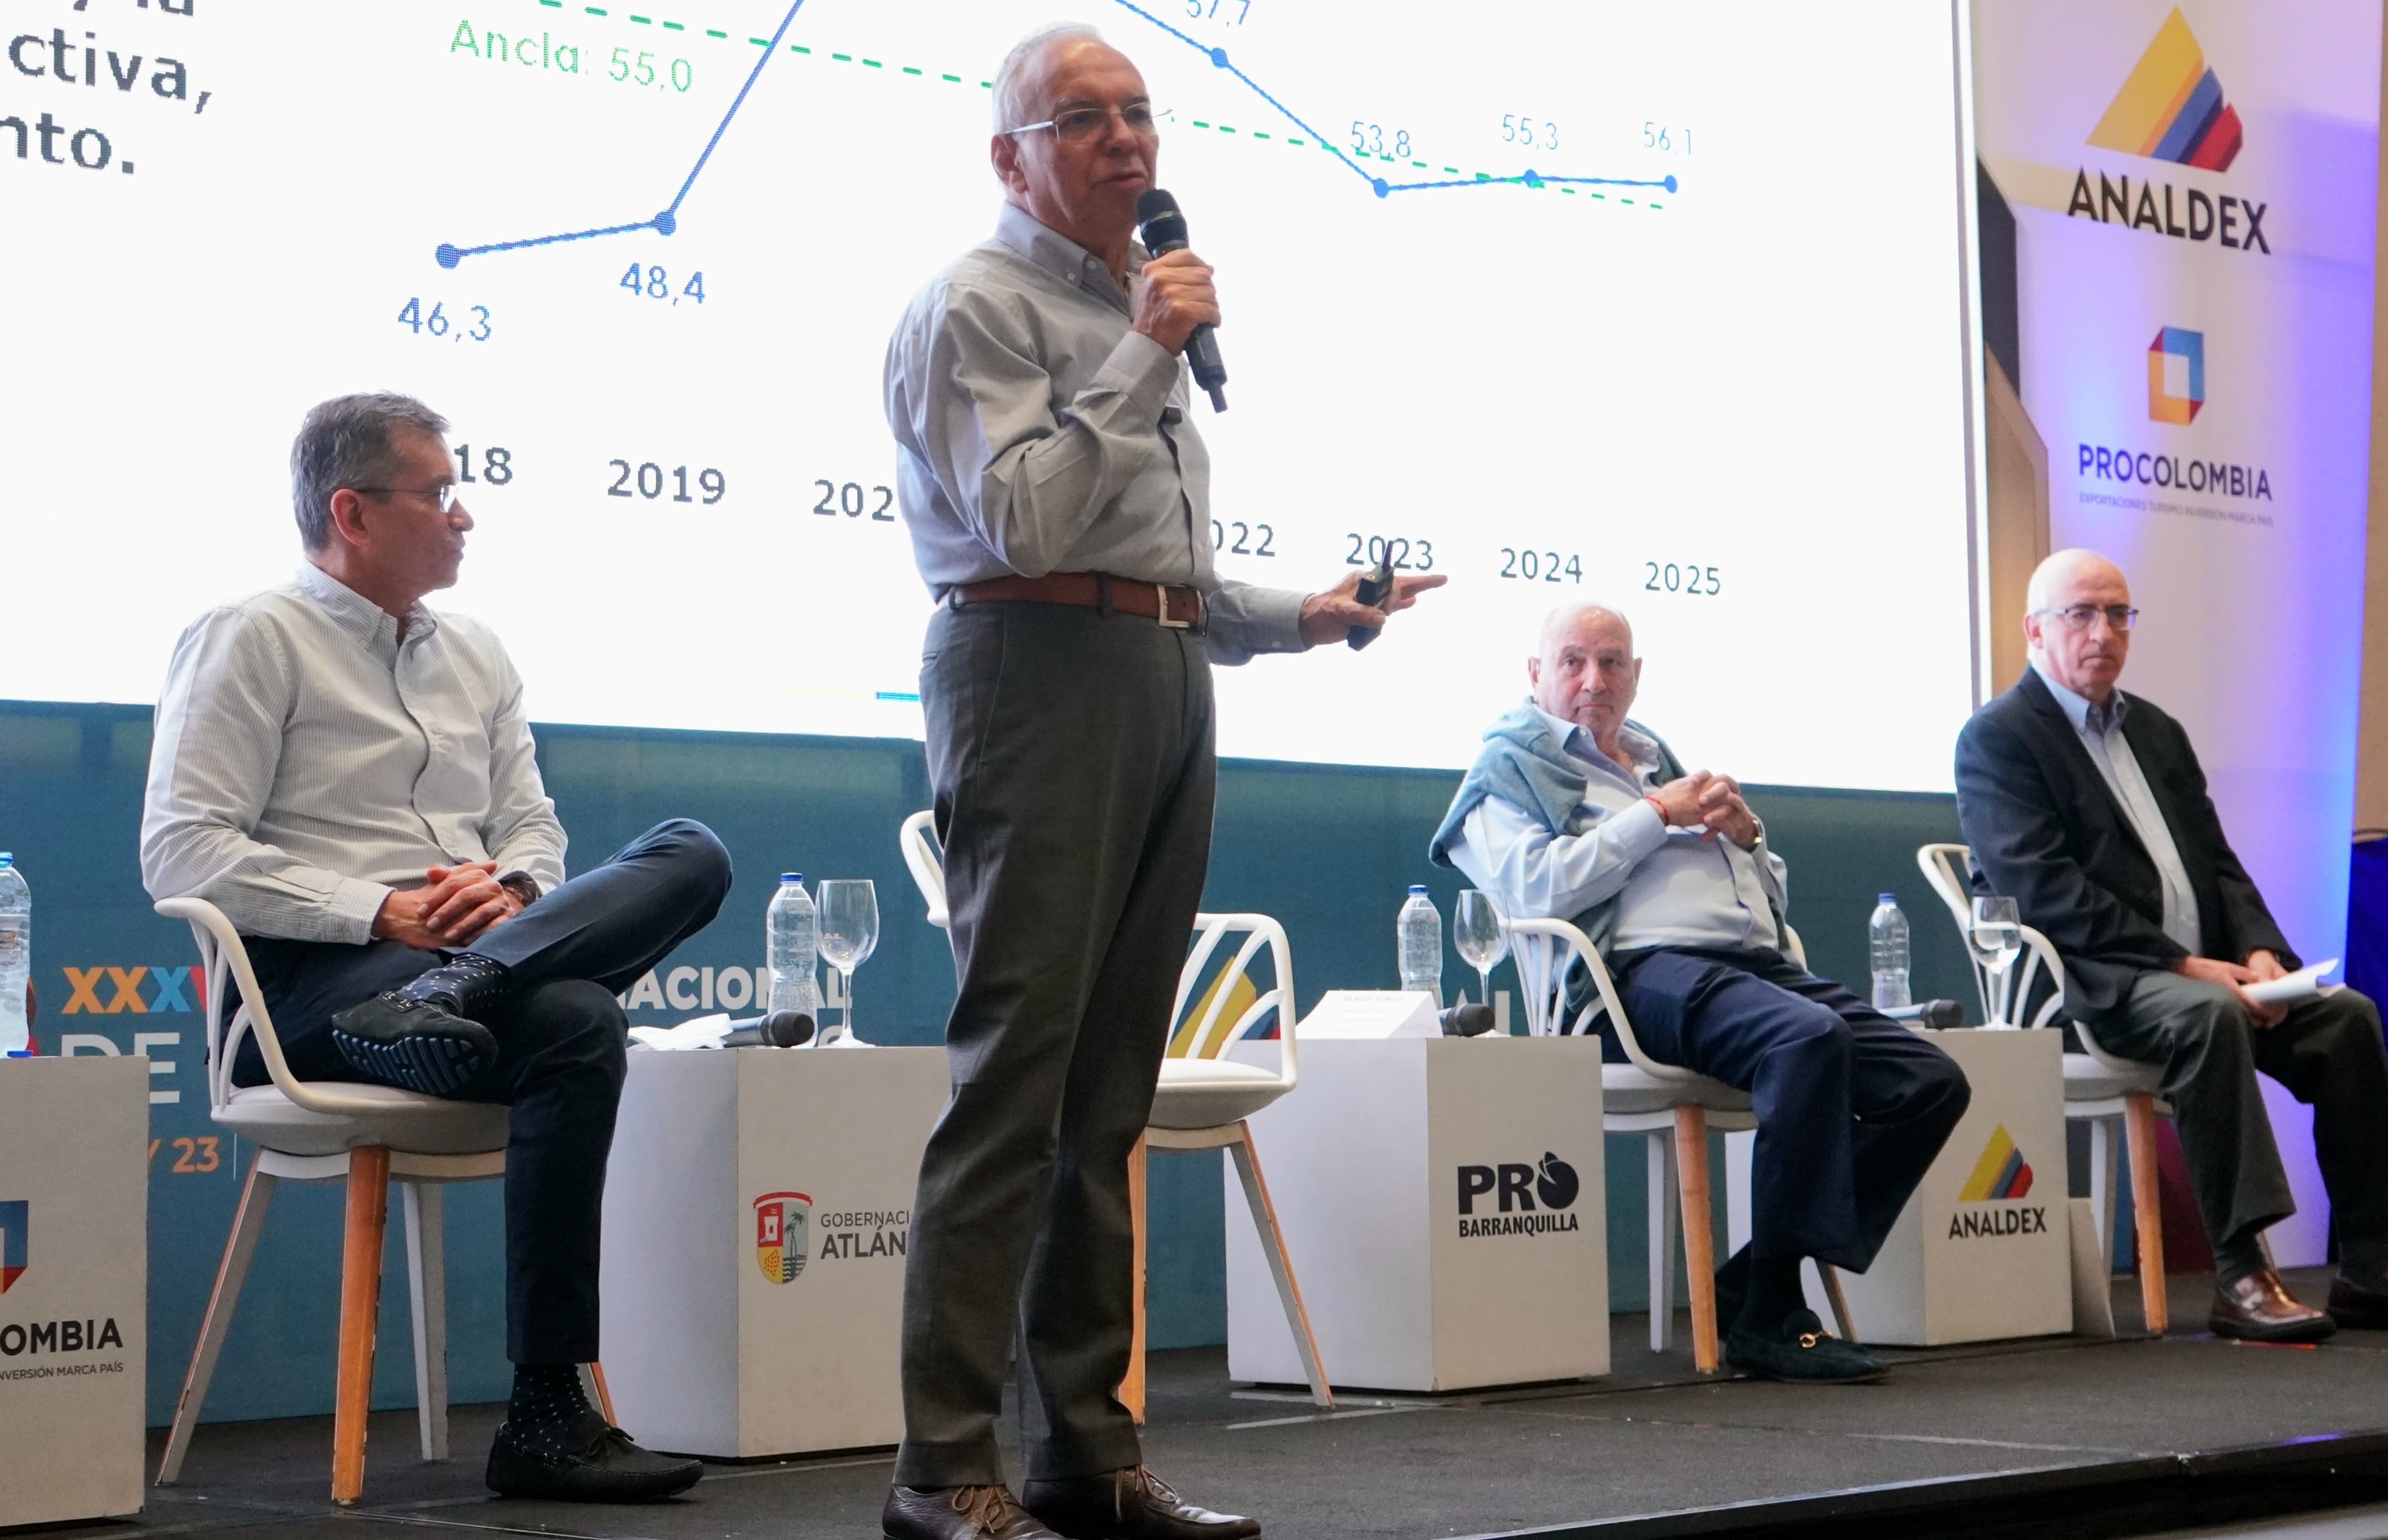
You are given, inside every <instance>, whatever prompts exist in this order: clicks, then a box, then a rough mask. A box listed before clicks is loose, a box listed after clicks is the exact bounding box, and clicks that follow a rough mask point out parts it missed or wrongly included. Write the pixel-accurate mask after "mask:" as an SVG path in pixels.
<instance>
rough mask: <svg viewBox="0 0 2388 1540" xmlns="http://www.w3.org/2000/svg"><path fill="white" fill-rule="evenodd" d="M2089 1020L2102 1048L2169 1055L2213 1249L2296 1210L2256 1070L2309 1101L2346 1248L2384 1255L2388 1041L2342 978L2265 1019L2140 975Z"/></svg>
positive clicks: (2134, 1055)
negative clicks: (2270, 1022) (2331, 988)
mask: <svg viewBox="0 0 2388 1540" xmlns="http://www.w3.org/2000/svg"><path fill="white" fill-rule="evenodd" d="M2093 1025H2095V1026H2096V1029H2097V1036H2098V1042H2099V1044H2100V1046H2101V1047H2102V1048H2104V1049H2105V1050H2107V1051H2108V1052H2110V1053H2117V1054H2121V1055H2123V1056H2125V1057H2127V1058H2131V1059H2143V1060H2147V1061H2149V1062H2150V1063H2160V1064H2162V1065H2164V1095H2165V1099H2166V1101H2170V1102H2171V1103H2172V1104H2173V1110H2174V1114H2175V1116H2174V1126H2175V1127H2176V1128H2178V1131H2179V1133H2180V1149H2181V1154H2182V1156H2183V1157H2184V1159H2185V1160H2186V1162H2187V1164H2188V1166H2189V1179H2190V1185H2191V1187H2192V1188H2194V1189H2195V1190H2196V1195H2197V1207H2198V1212H2199V1213H2200V1214H2201V1215H2204V1219H2205V1233H2206V1237H2207V1239H2208V1240H2210V1241H2212V1242H2213V1243H2214V1244H2215V1245H2216V1246H2217V1248H2218V1247H2220V1246H2222V1245H2223V1244H2224V1243H2225V1242H2227V1241H2229V1240H2231V1239H2232V1238H2233V1237H2236V1236H2242V1235H2250V1234H2253V1233H2254V1232H2255V1230H2257V1229H2260V1228H2263V1227H2265V1226H2267V1225H2271V1224H2276V1223H2278V1222H2279V1221H2280V1220H2282V1219H2285V1218H2287V1217H2288V1216H2289V1215H2292V1214H2293V1213H2295V1212H2296V1207H2297V1205H2296V1202H2295V1200H2294V1199H2293V1198H2292V1197H2291V1196H2290V1194H2289V1181H2288V1177H2287V1176H2286V1174H2285V1173H2283V1172H2282V1170H2281V1169H2280V1149H2279V1147H2278V1146H2277V1145H2276V1144H2275V1143H2274V1142H2273V1139H2272V1120H2271V1117H2270V1115H2269V1114H2267V1113H2266V1112H2265V1110H2264V1094H2263V1092H2262V1090H2261V1089H2260V1088H2257V1086H2256V1084H2255V1072H2256V1071H2257V1070H2261V1071H2263V1072H2264V1073H2265V1074H2266V1075H2270V1076H2271V1077H2272V1078H2273V1079H2275V1080H2278V1081H2279V1082H2280V1084H2281V1085H2283V1086H2286V1087H2287V1088H2288V1089H2289V1093H2290V1094H2291V1095H2293V1096H2294V1097H2295V1098H2296V1099H2297V1100H2298V1101H2303V1102H2305V1103H2306V1104H2307V1105H2308V1106H2310V1107H2312V1108H2313V1110H2314V1153H2315V1155H2316V1157H2317V1158H2318V1163H2319V1165H2320V1166H2321V1175H2322V1180H2323V1182H2324V1183H2325V1184H2326V1185H2327V1186H2328V1187H2329V1189H2330V1203H2331V1223H2332V1226H2333V1228H2335V1229H2336V1230H2337V1232H2338V1238H2339V1246H2340V1249H2341V1253H2342V1254H2343V1255H2356V1256H2366V1257H2371V1256H2378V1255H2379V1254H2381V1249H2382V1246H2383V1245H2388V1050H2382V1044H2381V1035H2380V1012H2379V1010H2378V1008H2377V1007H2375V1006H2374V1005H2373V1004H2372V1003H2371V1001H2370V1000H2369V999H2366V998H2365V997H2364V996H2362V995H2361V994H2358V993H2357V992H2356V991H2355V990H2353V989H2341V990H2338V991H2336V992H2334V993H2331V994H2328V995H2323V996H2321V997H2320V998H2318V999H2311V1000H2306V1001H2304V1002H2303V1003H2301V1004H2298V1005H2295V1006H2293V1007H2291V1009H2290V1011H2289V1014H2288V1018H2287V1019H2286V1020H2285V1021H2283V1022H2281V1023H2280V1025H2278V1026H2274V1027H2270V1028H2260V1029H2259V1028H2258V1027H2256V1025H2255V1023H2254V1022H2253V1021H2251V1020H2250V1019H2249V1017H2248V1015H2247V1010H2246V1007H2244V1006H2242V1004H2240V1003H2239V997H2238V996H2237V995H2235V994H2233V993H2231V992H2230V991H2229V990H2228V989H2226V988H2224V987H2222V986H2220V985H2218V984H2208V983H2204V981H2202V980H2198V979H2193V978H2185V977H2183V976H2181V975H2180V974H2169V973H2146V974H2140V976H2139V978H2138V979H2136V980H2135V981H2134V982H2133V983H2132V985H2131V990H2130V993H2129V994H2128V995H2126V996H2125V997H2124V998H2123V1000H2122V1003H2121V1004H2120V1005H2119V1006H2117V1007H2116V1008H2115V1010H2114V1011H2112V1012H2108V1013H2106V1014H2105V1015H2103V1016H2102V1017H2100V1018H2099V1020H2098V1021H2097V1022H2096V1023H2094V1024H2093ZM2373 1265H2374V1266H2376V1264H2373Z"/></svg>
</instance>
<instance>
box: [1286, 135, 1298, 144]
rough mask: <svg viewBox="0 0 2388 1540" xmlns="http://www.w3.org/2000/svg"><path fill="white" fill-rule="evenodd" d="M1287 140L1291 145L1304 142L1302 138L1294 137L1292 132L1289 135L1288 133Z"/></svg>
mask: <svg viewBox="0 0 2388 1540" xmlns="http://www.w3.org/2000/svg"><path fill="white" fill-rule="evenodd" d="M1285 142H1286V143H1287V144H1289V145H1298V144H1300V143H1302V141H1301V140H1299V139H1296V138H1294V137H1293V136H1292V135H1291V134H1288V135H1286V140H1285Z"/></svg>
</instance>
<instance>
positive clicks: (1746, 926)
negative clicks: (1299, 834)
mask: <svg viewBox="0 0 2388 1540" xmlns="http://www.w3.org/2000/svg"><path fill="white" fill-rule="evenodd" d="M1526 678H1527V680H1528V681H1530V682H1531V684H1532V686H1533V694H1532V695H1531V697H1530V698H1529V699H1527V700H1525V701H1523V702H1520V703H1519V704H1518V706H1515V707H1513V708H1511V709H1510V710H1509V711H1508V712H1507V713H1506V714H1505V715H1504V716H1503V717H1502V718H1501V719H1499V720H1497V721H1495V722H1494V723H1493V725H1492V726H1491V727H1490V728H1488V729H1486V730H1485V733H1484V746H1483V748H1482V749H1481V750H1480V751H1479V753H1478V755H1477V757H1476V763H1475V766H1474V767H1473V768H1472V769H1470V770H1468V772H1467V778H1466V779H1465V780H1463V781H1462V782H1461V783H1460V784H1459V791H1458V793H1457V795H1454V797H1453V798H1452V802H1451V808H1450V810H1449V811H1447V812H1446V813H1444V814H1443V819H1442V827H1441V828H1439V829H1437V830H1436V831H1435V834H1434V837H1433V839H1432V840H1431V841H1430V842H1429V845H1428V846H1427V852H1428V854H1429V857H1431V858H1432V859H1435V860H1437V861H1440V862H1442V863H1443V864H1444V865H1446V866H1456V867H1458V868H1459V869H1460V870H1461V871H1462V872H1467V877H1468V880H1469V881H1470V882H1472V883H1474V884H1475V885H1477V886H1478V887H1479V888H1480V889H1482V890H1483V891H1485V892H1486V893H1489V894H1491V895H1492V896H1493V900H1494V901H1495V902H1496V903H1497V904H1499V905H1500V907H1501V909H1502V910H1503V911H1504V912H1505V913H1508V914H1512V915H1518V916H1533V917H1538V918H1556V919H1561V920H1569V921H1572V922H1573V923H1575V924H1576V926H1577V927H1578V928H1580V929H1581V930H1582V931H1583V932H1584V934H1585V935H1586V937H1587V939H1589V940H1590V941H1591V942H1592V944H1593V945H1594V946H1595V947H1597V948H1599V949H1600V953H1601V956H1602V959H1603V960H1604V961H1606V962H1607V965H1608V969H1609V972H1610V974H1612V975H1613V976H1614V977H1615V979H1616V982H1617V990H1618V995H1619V997H1620V999H1621V1000H1622V1002H1623V1004H1624V1007H1625V1014H1626V1016H1627V1018H1628V1019H1629V1020H1630V1021H1631V1022H1632V1024H1633V1032H1634V1037H1635V1038H1636V1040H1637V1041H1639V1042H1640V1044H1641V1045H1642V1049H1643V1050H1644V1051H1645V1053H1647V1054H1649V1055H1650V1057H1651V1058H1653V1059H1656V1060H1658V1062H1660V1063H1669V1064H1680V1065H1682V1066H1683V1067H1684V1068H1685V1069H1689V1070H1693V1071H1696V1072H1697V1073H1698V1074H1701V1075H1708V1076H1710V1077H1712V1078H1714V1079H1717V1080H1721V1081H1723V1082H1724V1083H1725V1084H1726V1085H1729V1086H1733V1087H1735V1088H1739V1089H1741V1090H1745V1091H1747V1092H1748V1093H1749V1097H1750V1102H1751V1105H1752V1106H1753V1108H1754V1109H1755V1110H1756V1112H1757V1114H1758V1141H1757V1148H1756V1149H1755V1151H1754V1152H1752V1155H1751V1158H1750V1190H1751V1196H1750V1238H1749V1243H1748V1244H1747V1246H1744V1247H1743V1248H1742V1249H1741V1250H1740V1251H1738V1252H1736V1253H1735V1254H1734V1255H1733V1257H1732V1258H1731V1259H1730V1260H1728V1261H1727V1262H1726V1263H1725V1265H1724V1266H1722V1267H1721V1268H1719V1269H1718V1271H1717V1293H1716V1297H1717V1324H1718V1325H1719V1326H1721V1327H1722V1328H1723V1329H1724V1330H1725V1342H1724V1357H1725V1362H1727V1363H1729V1364H1731V1365H1733V1366H1734V1368H1739V1369H1746V1370H1747V1371H1748V1372H1750V1373H1753V1374H1759V1375H1763V1376H1765V1377H1767V1378H1769V1379H1774V1380H1787V1381H1810V1382H1831V1381H1843V1382H1847V1381H1861V1380H1872V1379H1877V1378H1879V1377H1880V1376H1881V1374H1882V1372H1883V1368H1882V1365H1881V1363H1880V1361H1879V1360H1877V1359H1875V1358H1874V1355H1871V1354H1869V1353H1867V1352H1866V1351H1865V1349H1864V1348H1862V1347H1861V1346H1860V1345H1859V1344H1857V1343H1844V1342H1839V1341H1836V1340H1835V1339H1834V1338H1833V1337H1831V1336H1829V1335H1827V1334H1826V1333H1825V1331H1824V1329H1823V1323H1822V1322H1821V1321H1819V1320H1818V1319H1817V1318H1816V1316H1815V1313H1814V1312H1812V1311H1810V1309H1809V1308H1808V1307H1807V1305H1806V1302H1805V1301H1804V1300H1803V1299H1802V1297H1801V1287H1800V1282H1799V1261H1800V1258H1802V1257H1810V1256H1812V1257H1815V1258H1817V1259H1819V1260H1821V1261H1824V1262H1829V1263H1831V1264H1833V1265H1834V1266H1839V1267H1847V1268H1849V1269H1850V1270H1852V1271H1855V1272H1863V1271H1864V1270H1865V1269H1866V1268H1867V1267H1868V1266H1871V1265H1872V1264H1873V1262H1874V1256H1875V1254H1877V1253H1878V1252H1880V1251H1881V1249H1882V1243H1883V1241H1884V1239H1885V1238H1886V1237H1887V1236H1888V1235H1889V1233H1890V1228H1891V1226H1892V1225H1893V1224H1895V1223H1896V1222H1897V1221H1898V1219H1899V1210H1900V1209H1902V1208H1903V1207H1905V1206H1906V1203H1907V1200H1908V1197H1909V1195H1910V1194H1912V1192H1913V1191H1914V1190H1915V1188H1916V1185H1917V1184H1918V1183H1919V1182H1921V1181H1922V1180H1923V1179H1924V1173H1925V1172H1926V1171H1928V1170H1929V1169H1930V1168H1931V1165H1932V1161H1933V1158H1934V1157H1935V1156H1936V1155H1937V1154H1938V1153H1939V1152H1940V1147H1941V1146H1942V1145H1943V1144H1945V1143H1946V1142H1948V1139H1949V1135H1950V1132H1951V1131H1952V1130H1953V1129H1954V1128H1955V1127H1956V1126H1957V1121H1958V1119H1960V1118H1961V1117H1962V1116H1963V1115H1964V1114H1965V1108H1966V1106H1967V1105H1968V1104H1969V1102H1970V1101H1971V1100H1972V1096H1973V1092H1972V1088H1970V1087H1968V1086H1967V1085H1966V1083H1965V1075H1964V1072H1963V1071H1962V1070H1961V1069H1959V1068H1958V1067H1957V1064H1956V1062H1955V1061H1954V1060H1952V1059H1950V1057H1949V1056H1948V1054H1946V1053H1944V1052H1942V1051H1941V1050H1939V1049H1938V1048H1937V1047H1936V1046H1935V1045H1934V1044H1933V1043H1932V1042H1931V1041H1930V1040H1929V1039H1928V1038H1926V1037H1923V1036H1921V1035H1920V1034H1917V1033H1914V1032H1911V1031H1909V1030H1907V1029H1906V1028H1905V1027H1903V1026H1900V1025H1899V1024H1898V1023H1896V1022H1894V1021H1891V1020H1890V1019H1889V1018H1887V1017H1886V1016H1885V1015H1883V1014H1882V1012H1878V1011H1876V1010H1874V1008H1873V1007H1871V1006H1869V1005H1867V1004H1866V1003H1865V1002H1864V1001H1863V1000H1861V999H1858V998H1857V997H1856V996H1855V995H1852V994H1850V993H1849V991H1848V990H1847V989H1845V988H1843V987H1842V986H1840V985H1838V984H1835V983H1834V982H1833V981H1832V980H1830V979H1826V978H1819V977H1817V976H1816V975H1815V974H1811V973H1810V972H1808V971H1807V970H1806V969H1805V968H1803V967H1801V966H1800V965H1799V964H1797V963H1796V962H1794V961H1791V960H1790V958H1788V957H1787V956H1785V946H1786V945H1787V944H1788V943H1787V936H1788V934H1789V927H1788V925H1787V924H1786V923H1785V919H1784V909H1785V904H1786V902H1787V899H1786V895H1785V884H1786V883H1787V881H1788V878H1789V873H1788V869H1787V868H1785V865H1784V863H1783V858H1782V857H1780V856H1778V855H1776V854H1775V853H1774V852H1773V850H1772V849H1771V848H1770V847H1769V846H1768V845H1767V843H1766V831H1765V829H1764V828H1763V827H1762V826H1761V825H1760V824H1759V821H1758V817H1757V815H1756V814H1754V813H1752V812H1751V811H1750V810H1749V807H1748V804H1747V803H1746V802H1744V801H1743V800H1742V796H1741V788H1740V786H1739V785H1737V784H1736V783H1734V779H1733V777H1731V776H1729V775H1711V774H1709V773H1708V771H1707V770H1694V771H1691V772H1689V773H1686V772H1685V770H1684V769H1683V764H1682V763H1681V762H1680V761H1678V760H1677V759H1676V757H1675V755H1674V751H1673V750H1671V749H1670V748H1669V747H1668V746H1667V745H1666V744H1665V743H1664V742H1663V741H1661V740H1660V739H1659V737H1658V734H1656V733H1654V732H1651V731H1649V729H1647V728H1645V727H1644V726H1643V725H1642V724H1641V723H1639V722H1637V721H1634V720H1632V719H1630V718H1629V717H1628V716H1627V713H1628V712H1630V711H1631V710H1632V707H1633V700H1634V696H1635V694H1637V692H1638V691H1639V690H1640V688H1641V683H1642V659H1640V658H1638V657H1636V656H1634V655H1633V628H1632V626H1631V625H1629V624H1628V623H1627V622H1626V619H1625V617H1624V616H1622V615H1620V614H1619V613H1618V612H1617V611H1616V610H1614V609H1611V608H1609V607H1608V606H1607V605H1589V604H1576V605H1561V606H1560V607H1559V608H1557V609H1555V610H1553V611H1552V612H1551V613H1550V615H1549V616H1548V617H1546V618H1545V619H1544V620H1543V630H1542V639H1541V645H1540V647H1539V649H1538V650H1537V652H1536V654H1535V655H1533V656H1531V657H1529V658H1528V659H1527V660H1526ZM1569 983H1570V986H1571V988H1572V990H1573V992H1574V994H1575V995H1576V997H1577V1000H1576V1003H1577V1005H1578V1008H1579V1009H1580V1008H1581V1004H1582V1003H1583V1002H1584V1001H1585V1000H1588V999H1589V998H1590V995H1591V986H1590V981H1589V980H1588V979H1587V978H1585V977H1584V975H1583V974H1581V972H1578V973H1577V974H1576V975H1575V977H1574V978H1572V979H1570V981H1569ZM1601 1047H1602V1050H1603V1054H1604V1056H1605V1057H1607V1058H1611V1059H1622V1058H1623V1057H1624V1055H1623V1052H1622V1050H1620V1049H1619V1047H1618V1045H1617V1042H1616V1038H1615V1037H1614V1035H1613V1034H1612V1035H1607V1036H1605V1037H1604V1039H1603V1042H1602V1045H1601Z"/></svg>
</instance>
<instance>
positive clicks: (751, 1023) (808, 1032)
mask: <svg viewBox="0 0 2388 1540" xmlns="http://www.w3.org/2000/svg"><path fill="white" fill-rule="evenodd" d="M812 1040H813V1019H812V1018H811V1017H810V1016H808V1015H807V1014H805V1012H801V1011H773V1012H768V1013H766V1014H764V1015H760V1016H743V1017H737V1018H733V1019H732V1020H731V1021H730V1032H729V1035H728V1036H727V1037H723V1038H722V1039H721V1046H722V1047H724V1048H802V1047H804V1045H805V1044H807V1043H808V1042H811V1041H812Z"/></svg>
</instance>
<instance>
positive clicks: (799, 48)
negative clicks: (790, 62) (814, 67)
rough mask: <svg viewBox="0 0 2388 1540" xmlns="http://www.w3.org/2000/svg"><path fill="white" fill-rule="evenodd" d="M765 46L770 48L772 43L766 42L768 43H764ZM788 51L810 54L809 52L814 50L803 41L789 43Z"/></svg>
mask: <svg viewBox="0 0 2388 1540" xmlns="http://www.w3.org/2000/svg"><path fill="white" fill-rule="evenodd" d="M763 46H764V47H766V48H768V47H769V46H770V45H769V44H768V43H766V44H764V45H763ZM788 52H790V53H792V54H809V53H811V52H812V50H811V49H810V48H807V47H806V46H805V45H803V44H801V43H791V44H789V45H788Z"/></svg>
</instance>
